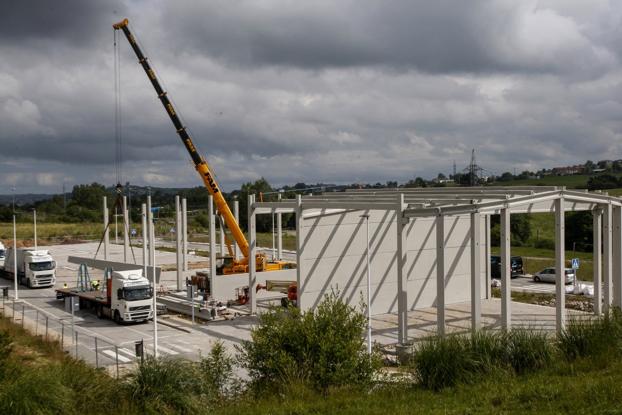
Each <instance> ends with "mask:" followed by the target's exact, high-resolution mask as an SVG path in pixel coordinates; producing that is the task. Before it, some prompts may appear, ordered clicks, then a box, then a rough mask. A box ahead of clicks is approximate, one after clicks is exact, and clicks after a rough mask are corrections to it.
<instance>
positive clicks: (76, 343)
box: [75, 331, 78, 359]
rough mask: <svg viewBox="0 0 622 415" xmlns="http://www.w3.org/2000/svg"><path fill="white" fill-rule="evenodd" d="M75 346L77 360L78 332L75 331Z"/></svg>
mask: <svg viewBox="0 0 622 415" xmlns="http://www.w3.org/2000/svg"><path fill="white" fill-rule="evenodd" d="M75 345H76V359H77V358H78V332H77V331H76V341H75Z"/></svg>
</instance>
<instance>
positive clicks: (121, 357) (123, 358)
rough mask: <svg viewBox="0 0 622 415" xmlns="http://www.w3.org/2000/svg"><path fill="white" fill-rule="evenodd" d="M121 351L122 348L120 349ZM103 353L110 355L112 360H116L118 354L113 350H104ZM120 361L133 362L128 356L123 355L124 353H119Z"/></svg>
mask: <svg viewBox="0 0 622 415" xmlns="http://www.w3.org/2000/svg"><path fill="white" fill-rule="evenodd" d="M119 351H120V349H119ZM102 353H103V354H105V355H106V356H108V357H110V358H111V359H112V360H116V358H117V355H116V353H115V352H113V351H112V350H103V351H102ZM119 361H120V362H121V363H129V362H131V360H130V359H128V358H127V357H123V355H121V354H119Z"/></svg>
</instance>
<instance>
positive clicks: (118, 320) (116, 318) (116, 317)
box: [113, 310, 121, 324]
mask: <svg viewBox="0 0 622 415" xmlns="http://www.w3.org/2000/svg"><path fill="white" fill-rule="evenodd" d="M113 320H114V322H115V323H117V324H121V315H120V314H119V310H114V317H113Z"/></svg>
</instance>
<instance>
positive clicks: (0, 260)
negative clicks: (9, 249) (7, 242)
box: [0, 242, 6, 269]
mask: <svg viewBox="0 0 622 415" xmlns="http://www.w3.org/2000/svg"><path fill="white" fill-rule="evenodd" d="M5 257H6V248H5V247H4V244H3V243H2V242H0V269H4V260H5Z"/></svg>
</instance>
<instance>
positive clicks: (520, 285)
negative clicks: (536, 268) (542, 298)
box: [512, 274, 593, 294]
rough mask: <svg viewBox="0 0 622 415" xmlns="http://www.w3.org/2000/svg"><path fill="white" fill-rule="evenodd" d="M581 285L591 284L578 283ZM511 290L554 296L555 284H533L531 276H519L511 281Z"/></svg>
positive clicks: (590, 283)
mask: <svg viewBox="0 0 622 415" xmlns="http://www.w3.org/2000/svg"><path fill="white" fill-rule="evenodd" d="M579 282H580V283H581V284H586V285H593V283H592V282H587V281H579ZM512 290H514V291H523V292H534V293H547V294H555V284H551V283H548V282H535V281H534V280H533V277H532V276H531V274H526V275H521V276H519V277H517V278H513V279H512Z"/></svg>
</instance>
